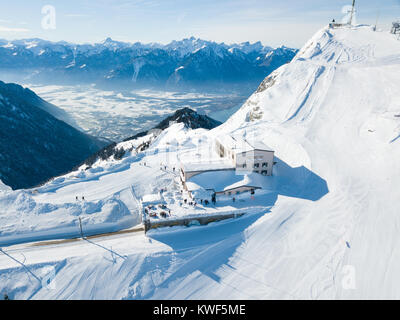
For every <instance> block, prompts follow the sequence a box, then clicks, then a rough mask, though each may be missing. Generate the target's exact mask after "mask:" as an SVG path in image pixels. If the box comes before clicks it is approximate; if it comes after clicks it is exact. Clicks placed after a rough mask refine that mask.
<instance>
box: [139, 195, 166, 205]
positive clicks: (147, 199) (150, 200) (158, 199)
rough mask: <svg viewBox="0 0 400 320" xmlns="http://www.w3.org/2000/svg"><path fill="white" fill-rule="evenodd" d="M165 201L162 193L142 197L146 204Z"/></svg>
mask: <svg viewBox="0 0 400 320" xmlns="http://www.w3.org/2000/svg"><path fill="white" fill-rule="evenodd" d="M161 202H163V200H162V198H161V195H160V194H159V193H154V194H146V195H144V196H143V197H142V203H144V204H154V203H161Z"/></svg>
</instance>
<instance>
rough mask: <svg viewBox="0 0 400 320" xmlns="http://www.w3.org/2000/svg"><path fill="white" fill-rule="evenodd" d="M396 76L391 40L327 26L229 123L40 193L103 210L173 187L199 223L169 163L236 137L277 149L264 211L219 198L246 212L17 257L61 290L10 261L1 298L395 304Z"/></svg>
mask: <svg viewBox="0 0 400 320" xmlns="http://www.w3.org/2000/svg"><path fill="white" fill-rule="evenodd" d="M399 78H400V42H399V41H397V40H396V39H395V38H394V37H393V36H392V35H390V34H387V33H381V32H373V31H372V30H371V28H369V27H366V26H359V27H355V28H352V29H348V28H343V29H335V30H332V29H328V28H324V29H322V30H321V31H319V32H318V33H317V34H316V35H315V36H314V37H313V38H312V39H311V40H310V41H309V42H308V43H307V44H306V45H305V46H304V48H303V49H302V50H301V51H300V52H299V53H298V55H297V56H296V58H295V59H294V60H293V61H292V62H291V63H290V64H288V65H285V66H283V67H281V68H279V69H278V70H277V71H275V72H274V73H273V74H272V75H271V76H269V77H268V78H267V79H265V80H264V81H263V83H262V84H261V85H260V87H259V89H258V90H257V92H255V93H254V94H253V95H252V96H251V97H250V98H249V99H248V101H247V102H246V103H245V104H244V105H243V107H242V108H241V109H240V110H239V111H238V112H237V113H236V114H235V115H234V116H232V117H231V118H230V119H229V120H228V121H227V122H226V123H225V124H223V125H222V126H220V127H218V128H216V129H213V130H211V131H206V130H203V129H198V130H187V129H185V128H183V126H182V125H179V124H176V125H173V126H172V127H171V128H169V129H167V130H166V131H165V132H163V133H162V134H161V135H160V136H158V138H157V139H156V140H155V141H154V142H153V143H152V145H151V147H150V148H149V149H148V150H146V153H144V154H141V153H139V154H135V153H134V152H132V153H131V154H128V155H127V156H126V157H125V158H124V159H122V160H121V161H112V162H101V161H100V162H98V163H96V164H95V165H93V167H92V168H91V169H89V170H88V171H84V170H82V171H81V172H80V173H79V174H77V173H72V174H70V175H68V176H66V177H64V178H63V179H60V180H59V181H53V182H52V183H49V184H47V185H45V186H43V187H42V188H40V189H39V190H38V193H36V194H33V195H32V196H31V197H32V199H33V200H34V202H35V203H37V204H39V203H41V204H43V203H51V204H53V205H54V206H63V205H65V203H67V202H70V201H71V198H73V197H74V195H75V194H77V193H86V194H87V196H88V198H89V201H101V200H102V199H105V198H106V197H108V196H110V195H111V194H118V193H119V192H121V191H123V190H126V189H127V188H130V189H131V190H134V194H135V195H136V196H137V197H139V198H140V197H141V196H143V195H144V194H148V193H154V192H156V191H157V190H159V188H163V187H164V188H165V187H167V189H168V192H167V193H166V194H165V195H164V196H165V199H166V200H168V201H167V203H168V205H170V206H171V208H172V209H173V211H174V212H176V214H177V215H184V214H188V213H193V212H191V211H190V210H191V209H190V208H189V209H186V208H181V209H179V208H180V207H179V206H178V205H177V202H178V201H180V199H181V198H179V197H180V195H179V192H176V187H174V183H175V182H176V177H174V174H173V172H172V171H171V167H172V166H173V165H176V164H177V162H179V159H181V158H189V159H190V158H192V159H193V161H195V160H197V157H201V155H204V154H206V153H207V152H208V151H209V145H210V143H211V142H212V140H211V139H212V138H213V137H214V136H215V135H218V134H226V133H235V134H238V135H240V134H243V135H246V138H247V139H256V140H262V141H264V142H265V143H266V144H268V145H269V146H271V147H272V148H273V149H274V150H275V151H276V157H277V158H276V161H277V164H276V166H275V168H274V176H272V177H266V179H268V186H267V190H265V192H264V193H256V197H255V200H254V202H252V201H251V200H249V199H244V198H243V199H241V200H243V201H237V202H236V203H235V204H233V203H232V201H229V200H227V201H224V200H221V201H219V202H218V205H217V207H214V208H211V207H210V208H208V209H207V210H209V211H207V212H204V213H208V212H228V211H231V212H246V213H247V214H246V215H245V216H243V217H241V218H239V219H234V220H227V221H225V222H220V223H214V224H210V225H209V226H205V227H204V226H202V227H191V228H180V227H174V228H172V229H164V230H157V231H151V232H150V233H149V234H148V236H147V237H146V236H144V235H140V234H134V235H132V234H127V235H125V236H123V237H119V236H114V237H109V238H101V239H98V240H96V241H95V243H90V242H84V241H81V242H76V243H73V244H62V245H53V244H51V245H47V246H46V245H43V246H28V245H21V246H14V247H7V248H5V251H7V253H8V254H10V255H12V256H13V257H15V258H19V259H21V260H23V261H25V263H26V264H27V265H28V266H29V267H30V270H31V271H32V272H34V274H35V275H37V276H38V277H40V278H43V277H45V276H46V274H48V270H49V269H51V270H54V277H52V281H53V284H54V288H51V289H49V288H46V287H45V286H44V285H43V283H41V282H40V281H37V280H35V279H33V278H32V275H29V274H28V273H27V272H26V270H24V269H23V268H21V267H20V266H19V265H18V264H17V263H16V262H15V261H13V260H11V259H10V258H9V257H7V256H6V255H4V254H3V255H0V291H1V292H6V293H8V294H9V296H10V297H12V298H19V299H28V298H32V299H41V298H57V299H71V298H72V299H78V298H88V299H104V298H107V299H152V298H159V299H195V298H198V299H221V298H224V299H269V298H277V299H323V298H326V299H345V298H351V299H353V298H361V299H372V298H377V299H382V298H389V299H399V298H400V289H399V287H398V283H399V282H400V276H399V274H398V270H399V268H400V249H399V247H398V243H400V239H399V238H400V235H399V234H400V233H399V228H400V216H399V205H398V203H397V201H396V200H398V199H399V198H400V188H399V183H400V182H399V178H398V177H399V174H400V162H399V161H398V159H399V157H400V138H399V137H400V98H399V97H400V87H399V85H398V83H399V80H400V79H399ZM137 143H138V142H137V141H136V142H135V141H131V142H124V143H123V144H121V146H123V147H124V148H127V149H129V148H132V147H134V146H136V144H137ZM143 162H146V165H143ZM161 163H167V164H168V165H169V167H168V169H167V170H166V171H163V170H162V168H160V164H161ZM160 169H161V170H160ZM114 198H115V197H114ZM114 198H113V199H114ZM121 199H122V201H124V199H126V198H125V197H121ZM1 201H2V200H1V199H0V202H1ZM72 202H73V200H72ZM203 209H204V208H201V207H199V208H198V209H196V210H198V211H197V212H202V210H203ZM185 210H186V211H185ZM43 223H45V220H43ZM111 248H112V249H111ZM110 249H111V250H112V251H110ZM117 254H119V256H118V255H117ZM49 257H51V258H49ZM46 270H47V271H46ZM353 271H354V273H353ZM16 279H18V281H16ZM349 279H350V280H349ZM353 280H354V281H353ZM104 288H107V289H106V290H105V289H104Z"/></svg>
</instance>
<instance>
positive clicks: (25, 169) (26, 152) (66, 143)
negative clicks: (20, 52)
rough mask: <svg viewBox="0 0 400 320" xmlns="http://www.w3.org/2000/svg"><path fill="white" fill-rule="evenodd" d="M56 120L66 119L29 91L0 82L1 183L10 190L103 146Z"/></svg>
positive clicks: (46, 176) (28, 184) (64, 168)
mask: <svg viewBox="0 0 400 320" xmlns="http://www.w3.org/2000/svg"><path fill="white" fill-rule="evenodd" d="M52 114H53V115H52ZM56 116H57V117H59V118H65V117H66V115H65V114H64V112H63V111H61V110H59V109H58V108H57V107H55V106H53V105H51V104H50V103H47V102H46V101H44V100H43V99H41V98H39V97H38V96H37V95H36V94H35V93H34V92H32V91H31V90H29V89H25V88H23V87H21V86H19V85H16V84H6V83H4V82H2V81H0V181H2V182H3V183H5V184H6V185H8V186H10V187H12V188H13V189H20V188H28V187H32V186H35V185H37V184H39V183H41V182H44V181H45V180H47V179H49V178H51V177H54V176H57V175H60V174H62V173H66V172H68V171H70V170H71V169H72V168H73V167H74V166H75V165H77V164H79V163H80V162H82V161H83V160H84V159H86V158H87V157H89V156H90V155H91V154H93V153H95V152H96V151H98V150H99V149H101V148H102V147H103V146H104V145H105V144H106V142H104V141H100V140H98V139H96V138H93V137H91V136H88V135H86V134H84V133H82V132H80V131H78V130H76V129H75V128H73V127H71V126H70V125H68V124H66V123H65V122H63V121H61V120H59V119H57V118H56Z"/></svg>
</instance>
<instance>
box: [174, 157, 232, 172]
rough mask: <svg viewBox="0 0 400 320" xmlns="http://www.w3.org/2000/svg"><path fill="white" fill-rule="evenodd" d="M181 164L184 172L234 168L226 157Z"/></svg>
mask: <svg viewBox="0 0 400 320" xmlns="http://www.w3.org/2000/svg"><path fill="white" fill-rule="evenodd" d="M181 165H182V168H183V170H184V171H185V172H195V171H212V170H231V169H234V168H235V166H234V165H233V163H232V162H230V161H226V159H221V160H215V161H202V162H182V163H181Z"/></svg>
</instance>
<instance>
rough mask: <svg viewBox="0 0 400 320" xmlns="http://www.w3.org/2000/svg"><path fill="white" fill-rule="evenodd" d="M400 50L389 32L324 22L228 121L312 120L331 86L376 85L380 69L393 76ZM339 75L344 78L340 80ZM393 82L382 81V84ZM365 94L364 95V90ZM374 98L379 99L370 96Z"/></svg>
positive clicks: (379, 94)
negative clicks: (332, 24)
mask: <svg viewBox="0 0 400 320" xmlns="http://www.w3.org/2000/svg"><path fill="white" fill-rule="evenodd" d="M399 52H400V41H397V40H396V38H395V37H394V36H393V35H391V34H389V33H384V32H374V31H373V30H372V28H371V27H368V26H359V27H353V28H339V29H330V28H328V27H325V28H323V29H322V30H320V31H319V32H317V33H316V34H315V35H314V36H313V37H312V38H311V39H310V40H309V41H308V42H307V43H306V44H305V46H304V47H303V48H302V49H301V50H300V51H299V52H298V53H297V55H296V56H295V58H294V59H293V60H292V62H291V63H289V64H287V65H283V66H282V67H281V68H279V69H278V70H276V71H275V72H273V73H272V74H271V75H269V76H268V77H267V78H266V79H264V81H263V82H262V83H261V85H260V86H259V88H258V90H257V91H256V92H255V93H254V94H253V95H252V96H251V97H250V98H249V99H248V101H247V102H246V103H245V104H244V106H243V107H242V108H241V109H240V110H239V112H238V113H237V114H235V115H234V116H233V117H232V119H231V120H230V121H228V123H227V124H225V126H234V123H236V125H239V123H243V122H246V121H253V120H258V121H259V120H264V121H268V122H272V123H282V122H286V121H291V122H293V121H298V122H303V121H305V120H307V119H311V118H312V116H313V115H315V114H316V112H317V110H318V109H319V108H320V107H322V106H323V105H324V102H326V100H325V99H326V97H327V95H328V93H329V92H330V91H331V90H333V89H334V90H338V91H340V90H341V87H342V86H343V87H348V85H352V86H354V87H355V88H357V90H355V92H361V91H360V89H362V87H361V88H360V85H361V81H362V80H363V79H364V77H365V78H367V79H368V81H370V82H371V85H372V83H373V82H374V81H377V79H376V73H377V72H379V73H382V72H384V73H386V74H387V75H388V76H389V74H390V76H392V75H393V74H392V73H393V72H392V71H393V68H398V67H399V65H398V63H397V62H398V60H397V59H399ZM339 75H342V76H343V77H344V79H343V81H342V82H340V83H337V82H336V81H335V80H336V79H337V77H338V76H339ZM392 84H393V83H391V82H390V81H389V83H387V84H385V83H382V87H380V89H384V88H385V86H386V85H389V86H390V85H392ZM375 91H377V92H376V96H377V97H382V99H385V100H387V98H388V97H387V95H386V91H385V90H375ZM366 93H367V94H371V92H366ZM362 97H365V95H364V94H361V95H360V98H362ZM376 102H377V101H376V98H375V99H374V100H371V101H369V103H371V104H374V103H376ZM348 103H349V104H351V103H352V101H349V102H348ZM239 118H240V119H241V120H240V121H239V120H238V119H239Z"/></svg>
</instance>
